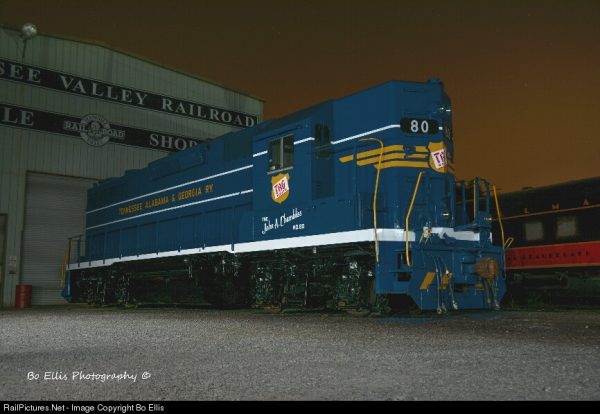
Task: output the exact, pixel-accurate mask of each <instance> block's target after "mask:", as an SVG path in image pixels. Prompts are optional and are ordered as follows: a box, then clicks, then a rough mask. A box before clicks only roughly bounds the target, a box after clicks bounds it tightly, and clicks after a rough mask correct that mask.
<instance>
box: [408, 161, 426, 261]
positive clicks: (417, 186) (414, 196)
mask: <svg viewBox="0 0 600 414" xmlns="http://www.w3.org/2000/svg"><path fill="white" fill-rule="evenodd" d="M422 175H423V171H420V172H419V176H418V177H417V182H416V184H415V190H414V191H413V196H412V200H410V206H409V207H408V212H407V213H406V222H405V225H404V232H405V233H406V264H407V265H408V266H409V267H410V266H411V263H410V256H409V255H408V230H409V229H408V220H409V219H410V215H411V213H412V208H413V205H414V204H415V198H417V191H418V190H419V184H420V183H421V176H422Z"/></svg>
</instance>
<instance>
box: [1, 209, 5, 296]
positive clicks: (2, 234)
mask: <svg viewBox="0 0 600 414" xmlns="http://www.w3.org/2000/svg"><path fill="white" fill-rule="evenodd" d="M5 247H6V215H5V214H0V306H2V287H3V286H4V270H5V269H6V266H5V265H4V259H5V257H6V256H5V255H6V251H5Z"/></svg>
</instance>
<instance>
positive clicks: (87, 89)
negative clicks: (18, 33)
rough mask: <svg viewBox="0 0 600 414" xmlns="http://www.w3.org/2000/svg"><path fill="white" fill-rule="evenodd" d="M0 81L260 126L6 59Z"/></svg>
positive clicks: (242, 116)
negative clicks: (4, 80)
mask: <svg viewBox="0 0 600 414" xmlns="http://www.w3.org/2000/svg"><path fill="white" fill-rule="evenodd" d="M0 78H1V79H6V80H10V81H14V82H22V83H26V84H28V85H34V86H41V87H45V88H50V89H54V90H58V91H61V92H67V93H72V94H76V95H83V96H88V97H90V98H95V99H101V100H105V101H110V102H117V103H120V104H124V105H131V106H135V107H138V108H144V109H150V110H154V111H160V112H164V113H169V114H174V115H180V116H185V117H188V118H195V119H201V120H204V121H208V122H215V123H218V124H222V125H229V126H232V127H238V128H246V127H251V126H253V125H256V123H257V122H258V116H256V115H252V114H246V113H243V112H237V111H232V110H228V109H223V108H219V107H216V106H212V105H206V104H202V103H198V102H191V101H185V100H181V99H177V98H173V97H170V96H165V95H159V94H156V93H152V92H147V91H142V90H139V89H133V88H127V87H124V86H120V85H116V84H111V83H106V82H102V81H98V80H94V79H89V78H82V77H79V76H75V75H71V74H68V73H65V72H58V71H54V70H50V69H45V68H42V67H38V66H31V65H24V64H21V63H18V62H13V61H11V60H6V59H0Z"/></svg>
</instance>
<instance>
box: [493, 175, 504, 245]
mask: <svg viewBox="0 0 600 414" xmlns="http://www.w3.org/2000/svg"><path fill="white" fill-rule="evenodd" d="M492 189H493V190H494V200H495V201H496V212H497V213H498V224H500V235H501V236H502V247H503V248H505V246H506V240H505V239H504V226H503V225H502V213H501V212H500V203H499V202H498V194H497V193H496V186H495V185H493V184H492Z"/></svg>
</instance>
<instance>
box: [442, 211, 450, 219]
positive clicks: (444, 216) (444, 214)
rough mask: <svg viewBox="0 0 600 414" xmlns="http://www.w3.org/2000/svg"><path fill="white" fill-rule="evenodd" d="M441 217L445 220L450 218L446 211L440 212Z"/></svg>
mask: <svg viewBox="0 0 600 414" xmlns="http://www.w3.org/2000/svg"><path fill="white" fill-rule="evenodd" d="M442 217H443V218H444V219H446V220H448V219H449V218H450V212H449V211H448V210H444V211H443V212H442Z"/></svg>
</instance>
